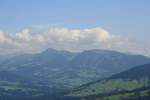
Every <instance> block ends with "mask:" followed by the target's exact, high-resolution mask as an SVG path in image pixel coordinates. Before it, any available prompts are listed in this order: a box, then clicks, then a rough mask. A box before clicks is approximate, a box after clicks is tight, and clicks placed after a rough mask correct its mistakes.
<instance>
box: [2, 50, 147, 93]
mask: <svg viewBox="0 0 150 100" xmlns="http://www.w3.org/2000/svg"><path fill="white" fill-rule="evenodd" d="M149 62H150V58H147V57H145V56H142V55H129V54H124V53H120V52H116V51H110V50H86V51H83V52H78V53H72V52H69V51H59V50H55V49H51V48H49V49H47V50H45V51H43V52H41V53H38V54H22V55H18V56H15V57H11V58H9V59H6V60H4V61H3V62H1V63H0V70H2V71H9V72H12V73H15V74H17V75H19V76H22V77H25V78H29V79H32V80H34V82H36V83H37V84H39V85H40V86H47V87H57V88H59V89H62V90H64V89H65V90H68V89H69V90H70V89H73V88H75V87H78V86H81V85H83V84H86V83H88V82H92V81H96V80H98V79H101V78H104V77H109V76H111V75H112V74H116V73H119V72H121V71H124V70H127V69H130V68H132V67H133V66H137V65H142V64H145V63H149Z"/></svg>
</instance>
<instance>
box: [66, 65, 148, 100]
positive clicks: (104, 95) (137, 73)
mask: <svg viewBox="0 0 150 100" xmlns="http://www.w3.org/2000/svg"><path fill="white" fill-rule="evenodd" d="M149 71H150V63H149V64H145V65H141V66H137V67H134V68H131V69H129V70H127V71H124V72H121V73H118V74H115V75H112V77H109V78H105V79H102V80H99V81H96V82H92V83H89V84H85V85H83V86H81V87H79V88H77V89H75V90H73V91H72V92H70V93H69V94H67V95H66V97H68V98H70V100H80V99H86V100H149V99H150V72H149Z"/></svg>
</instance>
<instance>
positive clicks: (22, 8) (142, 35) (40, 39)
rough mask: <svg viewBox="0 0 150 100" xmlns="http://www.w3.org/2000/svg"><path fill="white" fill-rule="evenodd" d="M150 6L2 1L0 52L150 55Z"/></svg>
mask: <svg viewBox="0 0 150 100" xmlns="http://www.w3.org/2000/svg"><path fill="white" fill-rule="evenodd" d="M149 5H150V1H149V0H0V51H1V52H2V53H3V52H4V51H5V52H10V49H11V51H12V50H14V52H17V51H20V52H22V51H24V52H25V51H38V50H41V49H45V48H48V47H52V48H56V49H66V50H71V51H78V50H84V49H97V48H100V49H101V48H102V49H103V48H104V49H114V50H120V51H122V50H123V51H126V52H134V51H135V52H136V53H144V54H145V53H146V54H149V51H148V50H150V46H149V45H150V44H149V43H150V40H149V37H150V28H149V26H150V20H149V18H150V6H149ZM47 36H48V37H47ZM97 37H99V38H98V39H97ZM66 39H67V40H66ZM56 40H57V41H56ZM95 40H96V41H95ZM44 41H45V42H44ZM60 42H61V44H60ZM72 43H73V44H74V45H75V46H74V47H72ZM40 44H41V45H40ZM121 44H122V45H121ZM145 44H146V45H145ZM22 45H23V46H24V48H23V47H21V46H22ZM33 45H34V47H33ZM35 45H36V46H35ZM125 47H126V48H125ZM26 48H31V49H29V50H26Z"/></svg>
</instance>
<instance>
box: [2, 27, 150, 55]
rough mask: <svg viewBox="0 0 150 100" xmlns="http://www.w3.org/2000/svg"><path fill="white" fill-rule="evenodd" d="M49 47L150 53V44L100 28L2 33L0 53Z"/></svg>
mask: <svg viewBox="0 0 150 100" xmlns="http://www.w3.org/2000/svg"><path fill="white" fill-rule="evenodd" d="M46 48H54V49H58V50H68V51H82V50H89V49H110V50H117V51H122V52H132V53H140V54H150V52H149V51H148V50H150V45H148V44H147V45H146V47H145V45H143V44H142V43H138V42H136V41H131V40H129V39H128V38H123V37H121V36H116V35H114V34H111V33H109V32H108V31H106V30H105V29H103V28H101V27H95V28H87V29H69V28H65V27H48V28H46V29H44V30H38V29H37V30H36V29H31V28H28V29H24V30H22V31H21V32H18V33H8V32H3V31H1V32H0V52H1V54H2V53H3V54H7V53H19V52H24V53H35V52H40V51H42V50H44V49H46Z"/></svg>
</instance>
